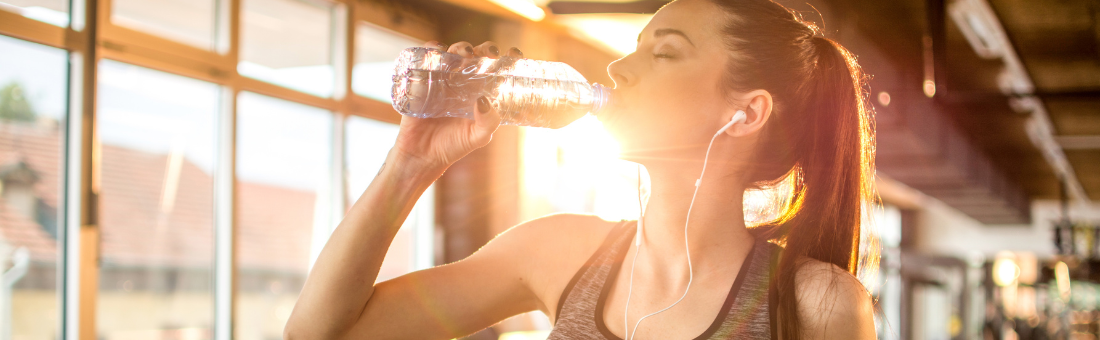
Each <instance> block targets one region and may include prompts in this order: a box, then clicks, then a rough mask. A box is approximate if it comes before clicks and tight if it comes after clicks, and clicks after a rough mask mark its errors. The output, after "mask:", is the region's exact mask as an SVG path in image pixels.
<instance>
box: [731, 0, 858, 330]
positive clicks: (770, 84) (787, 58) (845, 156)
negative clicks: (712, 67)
mask: <svg viewBox="0 0 1100 340" xmlns="http://www.w3.org/2000/svg"><path fill="white" fill-rule="evenodd" d="M711 1H712V2H714V3H715V4H717V5H719V6H720V7H722V8H723V9H724V10H725V11H726V12H727V13H728V14H729V19H728V20H727V22H726V25H725V28H724V29H723V33H724V34H725V37H724V39H725V43H726V46H727V47H728V49H729V50H730V52H731V53H730V55H731V57H730V59H729V62H728V64H727V65H726V71H725V74H724V76H723V79H722V82H721V86H722V87H723V88H724V89H726V90H734V91H741V92H747V91H751V90H754V89H764V90H766V91H768V92H769V93H771V95H772V98H773V100H774V109H773V111H772V112H773V113H772V116H771V118H770V119H769V123H768V124H765V126H764V128H763V130H762V132H761V137H760V142H759V143H758V145H757V147H756V149H755V151H754V154H753V162H750V164H755V165H754V167H753V168H751V169H748V176H749V177H748V181H749V183H750V184H751V185H750V187H752V188H762V187H767V186H774V185H776V184H777V183H780V182H783V181H789V184H790V185H789V187H790V189H791V191H790V193H789V195H788V197H787V200H786V202H783V203H784V208H783V209H782V211H781V212H780V213H779V216H778V217H777V218H776V219H775V220H772V221H769V222H765V223H763V224H761V225H758V226H756V227H754V228H753V229H752V232H753V234H754V235H756V236H758V237H764V238H767V239H769V240H772V241H773V242H775V243H777V244H779V245H782V246H783V248H784V250H783V255H782V256H781V257H780V261H779V264H778V269H777V270H776V271H775V273H776V274H775V275H776V276H775V279H774V280H772V282H773V284H774V285H775V286H774V287H775V288H776V292H777V294H776V298H777V307H778V310H777V311H778V316H779V325H778V329H779V330H780V332H781V334H782V335H783V338H784V339H799V338H800V335H801V334H800V329H801V328H800V326H801V322H800V319H799V318H798V308H797V296H796V293H795V273H796V272H797V270H798V268H799V265H800V263H801V262H800V261H799V259H800V258H802V257H809V258H813V259H816V260H819V261H822V262H827V263H831V264H834V265H836V266H838V267H840V268H843V269H844V270H846V271H848V272H849V273H851V274H853V275H855V274H858V271H859V238H860V221H861V217H862V216H863V214H864V213H866V212H865V211H864V206H863V205H864V204H865V203H867V202H873V201H874V197H875V195H874V193H873V192H874V191H873V177H872V176H873V171H874V152H875V151H874V145H875V144H874V126H873V124H874V117H873V110H871V108H870V106H869V105H868V104H867V102H866V96H865V93H866V91H865V86H866V82H865V75H864V74H863V72H862V70H861V69H860V67H859V64H858V63H856V58H855V56H853V55H852V54H851V53H850V52H848V50H847V49H845V48H844V47H842V46H840V44H838V43H837V42H835V41H833V40H831V39H827V38H825V37H823V35H822V33H821V31H820V30H819V29H818V28H817V26H815V25H814V24H812V23H809V22H807V21H804V20H802V18H801V17H800V16H799V15H798V14H797V13H795V12H794V11H791V10H789V9H787V8H785V7H783V6H782V5H780V4H777V3H775V2H773V1H771V0H736V1H735V0H711ZM873 251H874V250H873V248H872V252H873ZM871 259H872V261H874V260H877V256H876V254H872V256H871Z"/></svg>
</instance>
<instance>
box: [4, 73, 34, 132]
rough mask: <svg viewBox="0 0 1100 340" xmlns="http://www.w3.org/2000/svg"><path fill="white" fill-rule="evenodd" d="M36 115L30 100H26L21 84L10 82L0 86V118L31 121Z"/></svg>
mask: <svg viewBox="0 0 1100 340" xmlns="http://www.w3.org/2000/svg"><path fill="white" fill-rule="evenodd" d="M37 116H38V115H37V114H36V113H35V112H34V107H33V106H31V102H29V101H27V97H26V95H25V91H23V85H20V84H19V83H18V82H11V83H8V84H7V85H4V87H3V88H0V120H14V121H23V122H33V121H35V119H36V118H37Z"/></svg>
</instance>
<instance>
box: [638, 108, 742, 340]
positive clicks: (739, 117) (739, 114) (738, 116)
mask: <svg viewBox="0 0 1100 340" xmlns="http://www.w3.org/2000/svg"><path fill="white" fill-rule="evenodd" d="M745 119H747V117H746V114H745V111H744V110H737V112H735V113H734V114H733V118H731V119H730V122H729V123H726V125H724V126H722V128H721V129H718V132H715V133H714V136H713V137H711V138H710V144H709V145H707V153H706V155H705V156H703V170H702V171H701V172H699V178H698V179H696V180H695V192H694V193H692V194H691V204H690V205H688V211H687V219H686V220H685V221H684V251H685V252H686V253H687V261H688V284H687V288H684V295H682V296H680V299H679V300H676V302H673V303H672V304H671V305H669V306H668V307H665V308H664V309H661V310H659V311H656V312H653V313H650V314H649V315H646V316H643V317H642V318H641V319H638V322H637V323H635V324H634V330H633V331H631V329H630V327H629V326H630V322H629V321H628V320H629V319H628V317H627V316H628V315H629V311H630V295H631V294H633V293H634V266H635V265H636V264H638V253H640V252H642V220H644V219H645V208H644V207H642V166H641V165H638V212H639V214H641V217H639V218H638V232H637V233H635V235H634V245H635V246H637V248H638V249H637V250H635V251H634V260H633V262H632V263H631V264H630V284H629V286H628V288H627V293H626V305H625V306H624V307H623V331H624V332H626V334H625V335H626V338H625V339H624V340H630V339H633V338H634V334H635V333H637V332H638V326H639V325H641V324H642V320H645V319H646V318H648V317H651V316H654V315H657V314H658V313H661V312H664V311H666V310H669V309H670V308H672V307H673V306H675V305H676V304H678V303H680V301H683V300H684V297H687V293H688V291H690V290H691V281H692V279H694V278H695V271H694V270H693V269H692V267H691V247H690V245H689V244H688V233H687V228H688V225H689V223H690V222H691V208H692V207H694V206H695V195H697V194H699V186H701V185H702V184H703V175H704V174H706V173H707V161H708V160H710V148H711V147H713V146H714V140H715V139H717V138H718V136H720V135H722V133H723V132H726V130H729V128H731V127H733V125H734V124H737V123H743V122H745Z"/></svg>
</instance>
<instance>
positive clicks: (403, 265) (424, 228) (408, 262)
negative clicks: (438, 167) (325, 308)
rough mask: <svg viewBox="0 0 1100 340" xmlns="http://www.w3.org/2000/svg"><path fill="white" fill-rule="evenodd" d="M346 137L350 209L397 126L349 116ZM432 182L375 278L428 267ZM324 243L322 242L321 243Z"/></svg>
mask: <svg viewBox="0 0 1100 340" xmlns="http://www.w3.org/2000/svg"><path fill="white" fill-rule="evenodd" d="M345 126H346V129H347V130H346V138H345V143H346V145H345V149H344V150H345V151H344V152H345V159H346V162H345V166H346V168H345V169H344V177H345V178H347V191H346V192H347V198H346V199H347V207H348V208H350V207H351V205H352V204H353V203H355V201H356V200H358V199H359V196H360V195H362V194H363V191H365V190H366V189H367V186H368V185H370V182H371V181H373V180H374V176H375V175H376V174H378V169H379V168H380V167H381V166H382V163H383V162H384V161H385V160H386V154H387V153H389V151H390V148H392V147H393V143H394V140H396V139H397V129H398V127H397V125H395V124H390V123H383V122H379V121H376V120H372V119H367V118H362V117H355V116H352V117H348V120H347V123H346V125H345ZM434 187H435V186H434V185H433V186H432V187H431V188H429V189H428V190H427V191H425V192H424V195H423V196H421V197H420V200H418V201H417V202H416V205H415V206H414V207H413V211H412V212H411V213H410V214H409V218H408V219H406V220H405V224H404V225H402V226H401V229H399V230H398V231H397V236H396V237H395V238H394V240H393V243H392V244H391V245H390V249H389V251H388V252H387V253H386V259H385V260H383V261H382V270H381V271H379V273H378V280H377V281H379V282H381V281H386V280H389V279H392V278H395V277H398V276H401V275H404V274H407V273H409V272H412V271H415V270H420V269H426V268H430V267H431V266H432V265H433V263H432V262H433V260H434V258H435V256H434V253H433V250H434V249H433V247H434V244H435V243H434V242H433V239H432V237H433V236H434V233H435V220H434V219H435V210H434V209H435V199H434V194H435V189H434ZM322 245H323V244H322Z"/></svg>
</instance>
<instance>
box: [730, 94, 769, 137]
mask: <svg viewBox="0 0 1100 340" xmlns="http://www.w3.org/2000/svg"><path fill="white" fill-rule="evenodd" d="M736 96H737V97H736V98H735V100H734V101H733V102H734V103H736V104H734V105H730V107H729V108H728V109H727V110H726V111H727V112H725V113H724V114H723V115H722V118H723V121H726V122H729V121H730V120H731V119H733V115H734V114H735V113H736V112H737V110H744V111H745V121H744V122H742V123H737V124H734V125H733V126H732V127H730V128H729V129H727V130H726V132H725V133H726V134H727V135H730V136H732V137H742V136H747V135H751V134H754V133H756V132H758V131H760V130H761V129H763V128H764V123H767V122H768V118H770V117H771V114H772V105H773V102H772V94H771V93H768V91H765V90H753V91H749V92H748V93H744V94H739V95H736Z"/></svg>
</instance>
